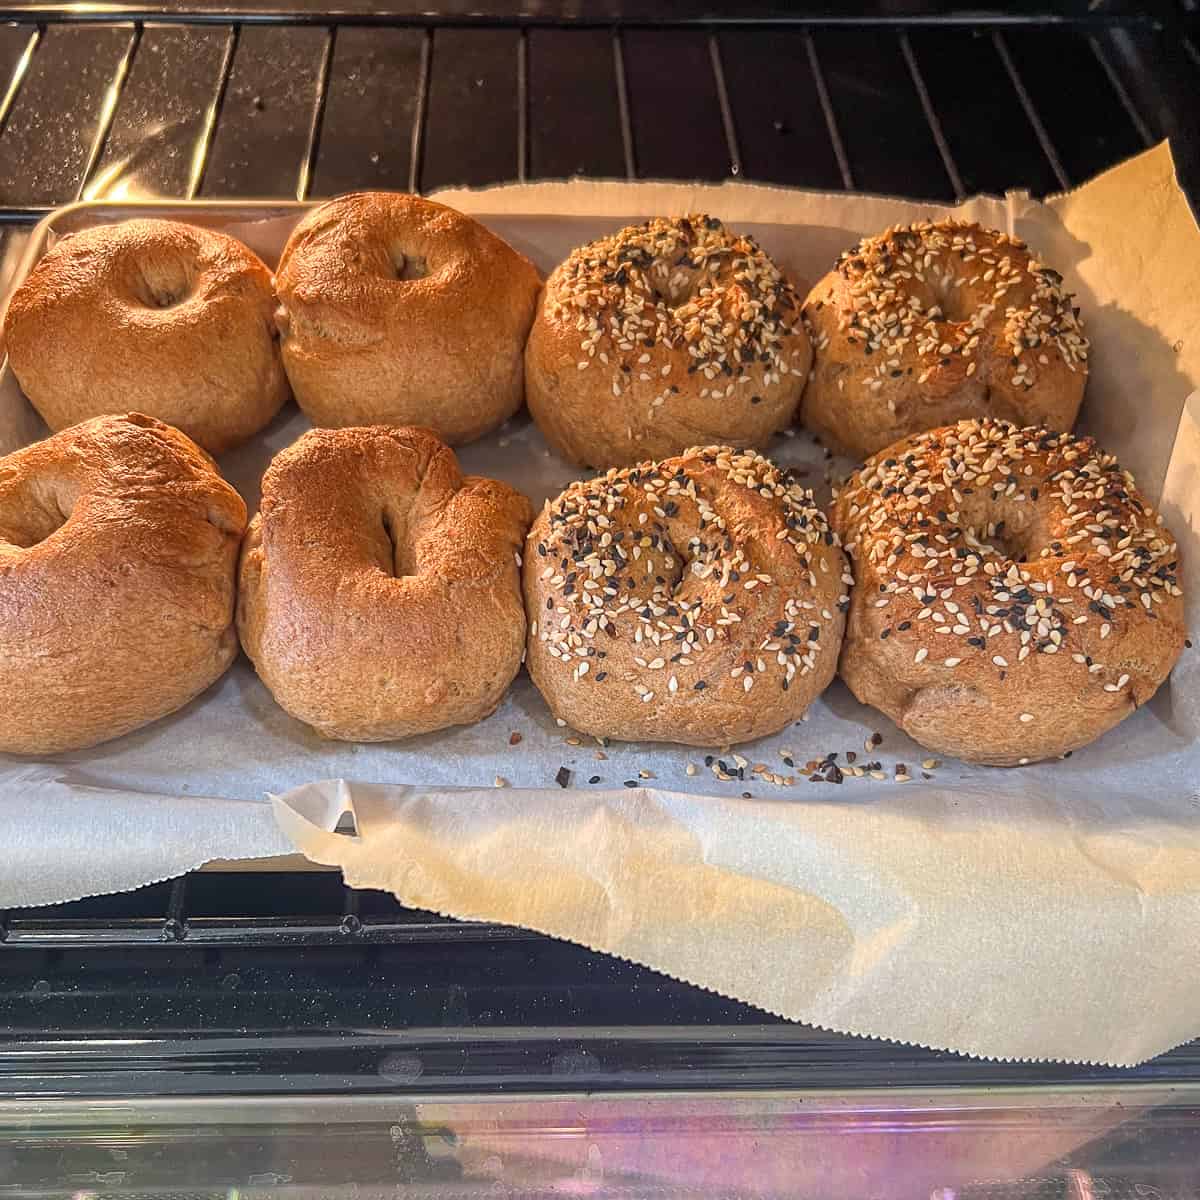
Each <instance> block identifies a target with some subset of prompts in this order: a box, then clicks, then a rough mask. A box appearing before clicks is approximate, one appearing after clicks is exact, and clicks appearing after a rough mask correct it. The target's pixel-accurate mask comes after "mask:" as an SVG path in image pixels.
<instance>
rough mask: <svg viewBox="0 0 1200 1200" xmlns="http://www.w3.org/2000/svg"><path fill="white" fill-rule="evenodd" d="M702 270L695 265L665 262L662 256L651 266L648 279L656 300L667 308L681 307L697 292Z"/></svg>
mask: <svg viewBox="0 0 1200 1200" xmlns="http://www.w3.org/2000/svg"><path fill="white" fill-rule="evenodd" d="M699 279H700V272H699V271H697V270H696V268H695V267H684V266H680V265H679V264H677V263H669V262H664V261H663V260H662V259H661V258H660V259H659V260H658V261H657V262H656V263H655V264H654V266H653V267H651V268H650V271H649V272H648V273H647V276H646V280H647V282H648V283H649V285H650V291H651V294H652V295H653V296H654V299H655V301H657V302H658V303H659V304H663V305H665V306H666V307H667V308H681V307H682V306H683V305H685V304H687V303H688V301H689V300H691V298H692V297H693V296H694V295H695V294H696V287H697V286H698V282H699Z"/></svg>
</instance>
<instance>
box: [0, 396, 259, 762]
mask: <svg viewBox="0 0 1200 1200" xmlns="http://www.w3.org/2000/svg"><path fill="white" fill-rule="evenodd" d="M245 524H246V507H245V505H244V504H243V503H242V500H241V497H240V496H238V494H237V493H236V492H235V491H234V490H233V488H231V487H230V486H229V485H228V484H227V483H226V482H225V481H224V480H223V479H222V478H221V477H220V475H218V473H217V471H216V468H215V467H214V466H213V463H212V461H211V459H209V457H208V456H207V455H206V454H205V453H204V452H203V451H202V450H201V449H200V448H199V447H198V446H196V445H195V444H194V443H193V442H191V441H190V440H189V439H188V438H187V437H185V436H184V435H183V434H182V433H180V432H179V431H178V430H177V429H172V428H171V427H170V426H168V425H164V424H161V423H160V422H158V421H155V420H154V419H153V418H151V417H145V416H142V415H141V414H139V413H131V414H129V415H128V416H124V417H113V416H105V417H97V418H95V419H93V420H91V421H87V422H84V423H83V424H81V425H76V426H75V427H74V428H72V429H68V430H65V431H64V432H62V433H58V434H55V435H54V436H53V437H50V438H47V439H46V440H45V441H41V442H35V443H34V444H33V445H31V446H27V447H26V448H25V449H23V450H18V451H17V452H16V453H15V454H10V455H8V457H6V458H4V459H0V750H3V751H5V752H7V753H11V754H53V753H55V752H57V751H60V750H76V749H82V748H84V747H87V746H94V745H96V744H97V743H99V742H104V741H108V740H109V739H110V738H115V737H119V736H120V735H121V734H123V733H128V732H129V731H130V730H133V729H137V728H138V727H139V726H142V725H145V724H147V723H148V722H150V721H154V720H156V719H157V718H159V717H161V716H165V715H166V714H167V713H170V712H174V711H175V710H176V709H177V708H180V707H181V706H182V705H184V704H186V703H187V702H188V701H189V700H191V699H192V698H193V697H194V696H196V695H198V694H199V693H200V692H202V691H203V690H204V689H205V688H207V687H208V686H209V684H211V683H212V682H213V681H214V680H215V679H217V678H218V677H219V676H220V675H221V674H222V673H223V672H224V671H225V669H226V667H228V666H229V664H230V663H231V662H232V661H233V658H234V656H235V654H236V653H237V637H236V635H235V633H234V630H233V607H234V567H235V561H236V557H237V550H238V544H239V542H240V541H241V536H242V532H243V530H244V528H245Z"/></svg>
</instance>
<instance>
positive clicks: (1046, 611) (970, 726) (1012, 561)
mask: <svg viewBox="0 0 1200 1200" xmlns="http://www.w3.org/2000/svg"><path fill="white" fill-rule="evenodd" d="M832 521H833V526H834V528H835V529H836V530H837V531H838V533H839V534H840V535H841V537H842V539H843V541H844V542H845V544H846V547H847V550H848V552H849V554H850V556H851V559H852V561H853V564H854V575H855V586H854V590H853V592H852V596H851V607H850V617H849V622H848V627H847V636H846V642H845V646H844V648H843V651H842V662H841V672H842V676H843V678H844V679H845V680H846V683H847V684H848V685H849V687H850V690H851V691H852V692H853V693H854V694H855V695H856V696H857V697H858V698H859V699H860V700H862V701H864V702H865V703H867V704H872V705H874V706H875V707H876V708H878V709H880V710H881V711H883V712H884V713H886V714H887V715H888V716H889V717H891V718H892V720H894V721H895V722H896V723H897V724H898V725H900V726H901V727H902V728H903V729H904V730H905V731H906V732H907V733H908V734H910V735H911V736H912V737H913V738H915V739H916V740H917V741H918V742H920V743H921V744H922V745H925V746H928V747H930V748H931V749H933V750H937V751H939V752H941V753H945V754H953V755H957V756H958V757H959V758H964V759H968V760H970V761H975V762H985V763H995V764H999V765H1011V764H1014V763H1021V762H1027V761H1028V762H1032V761H1035V760H1037V759H1040V758H1048V757H1051V756H1054V755H1061V754H1064V753H1065V752H1066V751H1068V750H1073V749H1075V748H1076V747H1079V746H1083V745H1085V744H1086V743H1088V742H1090V741H1092V740H1093V739H1094V738H1096V737H1098V736H1099V735H1100V734H1102V733H1103V732H1104V731H1105V730H1107V729H1109V728H1111V727H1112V726H1113V725H1115V724H1117V722H1119V721H1120V720H1122V718H1124V717H1126V716H1128V715H1129V713H1131V712H1132V711H1133V710H1134V709H1135V708H1137V707H1138V706H1139V705H1141V704H1144V703H1145V702H1146V701H1147V700H1149V698H1150V697H1151V696H1152V695H1153V694H1154V692H1155V690H1156V689H1157V688H1158V686H1159V684H1161V683H1162V682H1163V680H1164V679H1165V678H1166V677H1167V674H1168V673H1169V672H1170V670H1171V667H1172V666H1173V665H1174V663H1175V660H1176V659H1177V658H1178V656H1179V653H1180V651H1181V650H1182V648H1183V644H1184V637H1185V633H1184V627H1183V600H1182V592H1181V590H1180V587H1179V563H1178V549H1177V547H1176V544H1175V540H1174V538H1172V537H1171V534H1170V532H1169V531H1168V530H1167V529H1166V528H1165V527H1164V525H1163V522H1162V517H1161V516H1159V514H1158V513H1157V512H1155V510H1154V509H1153V508H1152V507H1151V506H1150V505H1149V503H1147V501H1146V500H1145V499H1144V498H1143V497H1142V495H1141V494H1140V493H1139V492H1138V490H1137V488H1136V487H1135V486H1134V482H1133V479H1132V477H1131V476H1130V474H1129V473H1128V472H1127V471H1123V470H1122V469H1121V467H1120V465H1119V464H1118V463H1117V461H1116V459H1115V458H1113V456H1112V455H1110V454H1104V453H1102V452H1101V451H1100V450H1099V449H1098V448H1097V447H1096V445H1095V443H1094V442H1093V441H1092V440H1091V439H1090V438H1076V437H1073V436H1071V435H1070V434H1064V433H1057V432H1053V431H1049V430H1045V429H1039V428H1025V429H1021V428H1018V427H1017V426H1015V425H1011V424H1009V423H1008V422H1006V421H994V420H984V421H961V422H959V423H958V424H957V425H952V426H949V427H947V428H944V429H935V430H931V431H929V432H926V433H923V434H920V435H918V436H916V437H912V438H908V439H906V440H905V441H902V442H899V443H897V444H896V445H894V446H891V447H889V448H888V449H887V450H885V451H882V452H881V453H879V454H877V455H875V456H874V457H873V458H872V459H870V460H869V461H868V462H867V464H866V466H864V467H863V468H862V470H861V471H859V472H858V473H857V474H856V475H855V476H853V477H852V478H851V480H850V481H849V482H848V483H847V485H846V487H845V488H844V489H843V490H842V491H841V493H840V494H839V495H838V497H837V500H836V502H835V504H834V506H833V510H832Z"/></svg>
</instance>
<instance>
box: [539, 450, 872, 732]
mask: <svg viewBox="0 0 1200 1200" xmlns="http://www.w3.org/2000/svg"><path fill="white" fill-rule="evenodd" d="M524 582H525V605H526V610H527V611H528V613H529V621H530V625H529V646H528V652H527V656H526V664H527V666H528V668H529V673H530V675H532V676H533V681H534V683H536V684H537V686H538V688H539V689H540V691H541V693H542V695H543V696H544V697H545V698H546V702H547V704H549V705H550V708H551V711H552V712H553V713H554V715H555V716H556V717H558V718H560V719H561V720H564V721H566V723H567V724H568V725H571V726H574V728H576V729H579V730H582V731H583V732H585V733H590V734H594V735H595V736H597V737H613V738H621V739H625V740H629V741H656V742H683V743H684V744H686V745H692V746H717V745H725V744H731V743H733V742H744V741H749V740H750V739H752V738H757V737H763V736H764V735H766V734H768V733H774V732H775V731H776V730H778V729H782V728H783V727H784V726H785V725H787V724H788V722H789V721H794V720H796V719H797V718H798V717H799V716H800V715H801V714H802V713H803V712H804V710H805V709H806V708H807V707H808V706H809V704H810V703H811V702H812V700H813V699H814V698H815V697H816V696H818V695H820V693H821V692H822V691H824V689H825V687H826V686H827V685H828V683H829V681H830V680H831V679H832V678H833V675H834V672H835V670H836V668H837V655H838V648H839V647H840V645H841V641H842V629H843V625H844V623H845V618H844V616H843V613H844V611H845V607H846V605H847V603H848V600H847V596H846V589H847V585H848V584H849V582H850V576H849V574H848V567H847V564H846V559H845V556H844V555H843V554H842V551H841V550H840V549H839V547H838V544H837V540H836V538H835V537H834V536H833V534H832V532H831V531H830V529H829V526H828V524H827V523H826V521H825V517H824V515H823V514H822V513H821V511H820V510H819V509H817V508H815V507H814V506H813V503H812V497H811V495H810V493H808V492H806V491H805V490H803V489H802V488H800V487H798V486H797V485H796V484H794V483H793V482H792V481H791V480H790V478H789V477H788V475H787V473H786V472H781V471H780V470H778V469H777V468H776V467H775V466H773V465H772V464H771V463H770V462H768V461H767V460H766V459H765V458H762V457H761V456H760V455H758V454H754V453H747V452H742V451H738V450H733V449H730V448H729V447H727V446H710V447H708V448H707V449H694V450H689V451H688V452H687V453H686V454H684V455H681V456H680V457H678V458H670V459H667V460H666V461H664V462H661V463H642V464H641V465H640V466H637V467H632V468H629V469H627V470H615V469H614V470H611V471H609V472H608V474H607V475H604V476H601V477H600V478H597V479H592V480H587V481H584V482H580V483H573V484H572V485H571V486H570V487H569V488H567V490H566V491H565V492H563V493H562V494H561V495H560V496H559V497H558V498H557V499H555V500H553V501H551V502H550V503H549V504H547V505H546V507H545V508H544V509H543V510H542V512H541V514H540V515H539V516H538V518H537V520H536V521H534V524H533V528H532V529H531V530H530V533H529V537H528V539H527V541H526V547H525V565H524Z"/></svg>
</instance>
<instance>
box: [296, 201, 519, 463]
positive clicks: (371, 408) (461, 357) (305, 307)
mask: <svg viewBox="0 0 1200 1200" xmlns="http://www.w3.org/2000/svg"><path fill="white" fill-rule="evenodd" d="M421 271H423V272H424V273H423V274H419V277H416V278H413V277H410V276H412V275H413V273H414V272H418V273H419V272H421ZM540 283H541V280H540V277H539V275H538V272H537V270H536V268H535V267H534V266H533V264H532V263H531V262H530V261H529V260H528V259H527V258H525V256H524V255H522V254H518V253H517V251H516V250H514V249H513V248H512V247H511V246H509V245H508V243H507V242H504V241H502V240H501V239H500V238H498V237H497V236H496V235H495V234H494V233H492V232H491V231H490V230H488V229H486V228H485V227H484V226H483V225H481V224H480V223H479V222H478V221H475V220H472V219H471V218H470V217H468V216H464V215H463V214H462V213H460V212H456V211H455V210H454V209H451V208H447V207H446V206H445V205H443V204H435V203H434V202H433V201H430V200H422V199H421V198H420V197H418V196H407V195H400V194H396V193H390V192H356V193H354V194H352V195H348V196H341V197H339V198H338V199H336V200H331V201H329V203H327V204H322V205H321V206H320V207H319V208H317V209H315V210H314V211H313V212H311V213H309V214H308V216H307V217H305V218H304V220H303V221H301V222H300V224H299V225H297V226H296V228H295V230H294V231H293V232H292V236H291V237H290V238H289V239H288V243H287V246H286V247H285V249H284V251H283V256H282V257H281V259H280V261H279V269H278V271H277V272H276V277H275V286H276V290H277V292H278V295H279V301H280V305H281V308H280V314H279V320H280V327H281V329H282V330H283V333H284V338H283V360H284V364H285V365H286V367H287V372H288V377H289V379H290V380H291V383H292V388H293V390H294V392H295V394H296V399H297V401H298V403H299V404H300V407H301V408H303V409H304V411H305V413H307V414H308V417H309V419H310V420H311V421H312V422H313V423H314V424H315V425H323V426H332V427H342V426H352V425H373V424H389V425H422V426H428V427H429V428H431V429H432V430H433V431H434V432H435V433H436V434H437V435H438V436H439V437H441V438H442V439H443V440H445V441H447V442H449V443H450V444H451V445H460V444H461V443H463V442H469V441H472V440H473V439H475V438H478V437H481V436H482V435H483V434H485V433H487V432H488V431H489V430H491V429H494V428H495V427H496V426H497V425H499V424H500V423H501V422H502V421H504V420H506V419H507V418H508V417H510V416H512V414H513V413H514V412H516V411H517V409H518V408H520V406H521V403H522V400H523V396H524V381H523V369H522V363H521V358H522V352H523V350H524V347H525V338H526V335H527V334H528V332H529V325H530V322H531V321H532V320H533V312H534V306H535V304H536V302H537V294H538V288H539V286H540Z"/></svg>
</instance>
